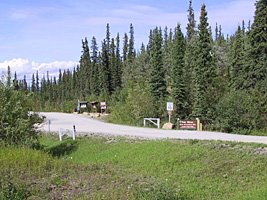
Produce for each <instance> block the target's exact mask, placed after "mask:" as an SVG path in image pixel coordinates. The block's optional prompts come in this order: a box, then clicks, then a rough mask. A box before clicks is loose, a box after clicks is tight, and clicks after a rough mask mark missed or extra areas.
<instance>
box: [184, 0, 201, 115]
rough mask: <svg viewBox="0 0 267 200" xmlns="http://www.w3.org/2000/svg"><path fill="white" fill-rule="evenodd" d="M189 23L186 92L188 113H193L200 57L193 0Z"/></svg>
mask: <svg viewBox="0 0 267 200" xmlns="http://www.w3.org/2000/svg"><path fill="white" fill-rule="evenodd" d="M187 17H188V23H187V38H186V50H185V58H184V68H185V71H186V73H185V83H184V84H185V85H186V87H185V93H186V94H187V95H186V98H187V100H186V102H187V105H186V111H185V113H186V115H189V114H191V112H192V107H193V101H194V93H195V91H194V90H195V82H194V80H195V74H194V70H195V67H196V58H197V57H198V55H197V51H196V47H197V30H196V21H195V15H194V10H193V7H192V1H189V8H188V15H187Z"/></svg>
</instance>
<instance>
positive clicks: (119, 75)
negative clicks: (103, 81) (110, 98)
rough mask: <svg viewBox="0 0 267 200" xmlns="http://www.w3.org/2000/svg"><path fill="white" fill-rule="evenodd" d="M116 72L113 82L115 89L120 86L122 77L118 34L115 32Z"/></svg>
mask: <svg viewBox="0 0 267 200" xmlns="http://www.w3.org/2000/svg"><path fill="white" fill-rule="evenodd" d="M115 54H116V55H115V56H116V73H115V77H114V78H115V82H116V89H117V88H120V87H121V82H122V81H121V79H122V63H121V55H120V35H119V33H118V34H117V37H116V53H115Z"/></svg>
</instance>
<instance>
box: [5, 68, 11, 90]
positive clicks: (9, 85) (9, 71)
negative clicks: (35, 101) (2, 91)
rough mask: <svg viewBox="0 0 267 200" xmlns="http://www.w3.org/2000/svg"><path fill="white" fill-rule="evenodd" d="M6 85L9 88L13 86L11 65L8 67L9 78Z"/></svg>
mask: <svg viewBox="0 0 267 200" xmlns="http://www.w3.org/2000/svg"><path fill="white" fill-rule="evenodd" d="M6 86H7V87H8V88H10V87H11V70H10V67H9V66H8V67H7V80H6Z"/></svg>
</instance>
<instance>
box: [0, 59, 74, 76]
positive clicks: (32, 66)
mask: <svg viewBox="0 0 267 200" xmlns="http://www.w3.org/2000/svg"><path fill="white" fill-rule="evenodd" d="M77 65H78V62H76V61H54V62H50V63H38V62H36V61H31V62H30V61H29V59H24V58H14V59H12V60H5V61H3V62H1V63H0V70H1V71H2V74H6V71H7V67H8V66H10V68H11V72H12V74H13V73H15V72H16V73H17V75H18V78H20V79H21V78H23V76H24V75H26V76H27V79H28V80H30V78H31V75H32V74H33V73H36V72H37V71H38V74H39V76H40V77H43V76H46V73H47V71H48V72H49V74H50V76H58V72H59V69H61V70H64V69H70V70H73V68H74V67H76V66H77Z"/></svg>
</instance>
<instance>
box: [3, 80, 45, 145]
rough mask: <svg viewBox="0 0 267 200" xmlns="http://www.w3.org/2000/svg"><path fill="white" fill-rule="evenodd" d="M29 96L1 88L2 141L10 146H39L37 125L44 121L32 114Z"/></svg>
mask: <svg viewBox="0 0 267 200" xmlns="http://www.w3.org/2000/svg"><path fill="white" fill-rule="evenodd" d="M28 108H29V105H28V102H27V96H26V94H25V93H23V92H21V91H14V90H13V89H11V88H10V87H5V86H2V85H1V86H0V141H1V142H4V143H5V144H8V145H25V146H31V147H32V146H35V145H36V144H38V138H37V131H36V128H35V124H36V123H40V122H41V121H42V120H41V118H40V117H39V116H38V115H37V114H34V113H33V114H30V112H29V109H28Z"/></svg>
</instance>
